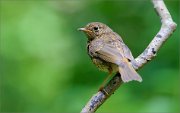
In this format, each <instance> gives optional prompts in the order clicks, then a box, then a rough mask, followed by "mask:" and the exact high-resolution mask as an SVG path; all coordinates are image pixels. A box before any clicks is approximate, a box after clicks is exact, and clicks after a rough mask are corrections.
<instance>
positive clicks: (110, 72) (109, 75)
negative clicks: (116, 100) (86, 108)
mask: <svg viewBox="0 0 180 113" xmlns="http://www.w3.org/2000/svg"><path fill="white" fill-rule="evenodd" d="M112 71H113V70H112V69H108V76H107V77H106V79H105V80H104V81H103V83H102V84H101V86H100V88H99V91H104V92H105V93H106V94H107V95H108V93H107V92H106V91H105V90H104V86H105V84H106V82H107V81H108V79H109V78H110V77H111V75H112Z"/></svg>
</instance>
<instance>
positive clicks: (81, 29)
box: [78, 28, 91, 32]
mask: <svg viewBox="0 0 180 113" xmlns="http://www.w3.org/2000/svg"><path fill="white" fill-rule="evenodd" d="M78 30H79V31H84V32H91V30H88V29H86V28H78Z"/></svg>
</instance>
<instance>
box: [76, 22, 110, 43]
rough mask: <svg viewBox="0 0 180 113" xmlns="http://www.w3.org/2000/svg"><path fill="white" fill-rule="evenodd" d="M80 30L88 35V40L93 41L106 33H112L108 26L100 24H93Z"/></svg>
mask: <svg viewBox="0 0 180 113" xmlns="http://www.w3.org/2000/svg"><path fill="white" fill-rule="evenodd" d="M78 30H80V31H83V32H84V33H85V34H86V35H87V37H88V40H93V39H95V38H98V37H99V36H101V35H102V34H104V33H108V32H112V30H111V29H110V28H109V27H108V26H107V25H105V24H103V23H100V22H91V23H89V24H87V25H86V26H85V27H84V28H79V29H78Z"/></svg>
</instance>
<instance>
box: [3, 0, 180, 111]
mask: <svg viewBox="0 0 180 113" xmlns="http://www.w3.org/2000/svg"><path fill="white" fill-rule="evenodd" d="M165 3H166V4H167V7H168V8H169V10H170V12H171V14H172V17H173V19H174V21H175V22H178V21H179V19H180V18H179V15H178V14H179V13H178V9H179V1H178V0H177V1H166V2H165ZM0 8H1V10H0V14H1V16H0V17H1V18H0V35H1V40H0V41H1V42H0V43H1V45H0V59H1V63H0V72H1V74H0V76H1V82H0V83H1V84H0V86H1V92H0V93H1V95H0V101H1V111H2V112H79V111H80V110H81V108H82V107H83V106H84V105H85V103H86V102H87V101H88V100H89V98H90V97H91V96H92V94H93V93H95V92H97V90H98V87H99V85H100V84H101V83H102V81H103V80H104V78H105V76H106V75H107V73H104V72H100V71H98V69H97V68H96V67H95V66H94V65H93V64H92V63H91V61H90V59H89V57H88V55H87V54H86V38H85V35H84V34H83V33H81V32H79V31H77V28H79V27H83V26H84V25H86V24H87V23H89V22H93V21H100V22H103V23H106V24H107V25H109V26H110V27H111V28H112V29H113V30H114V31H116V32H117V33H119V34H120V35H121V36H122V37H123V40H124V41H125V43H126V44H127V45H128V46H129V48H130V49H131V50H132V53H133V55H134V56H135V57H136V56H138V55H139V54H140V53H141V52H142V51H143V50H144V49H145V47H146V46H147V45H148V43H149V42H150V41H151V40H152V38H153V36H155V34H156V33H157V31H158V30H159V28H160V20H159V17H158V16H157V15H156V13H155V12H154V9H153V5H152V4H151V2H150V1H85V0H84V1H83V0H79V1H78V0H77V1H76V0H74V1H11V0H10V1H8V0H7V1H5V0H2V1H1V7H0ZM177 30H179V27H178V28H177ZM179 37H180V36H179V35H178V31H176V32H175V33H174V34H173V35H172V36H171V38H170V39H169V40H168V41H167V42H166V43H165V45H164V46H163V47H162V48H161V49H160V51H159V52H158V54H157V57H156V58H155V59H153V60H152V61H151V62H149V63H148V64H147V65H145V66H144V67H143V68H142V69H141V70H140V71H139V73H140V75H141V76H142V78H143V82H142V83H141V84H140V83H137V82H130V83H128V84H123V85H122V87H121V88H120V89H118V90H117V91H116V92H115V94H114V95H113V96H112V97H111V98H110V99H109V100H108V101H106V103H105V104H104V105H103V106H102V107H101V108H100V109H99V110H98V112H178V111H179V106H178V105H179V104H180V103H179V101H178V100H179V76H178V75H179V64H178V63H179V54H178V51H179V47H178V42H179V39H178V38H179Z"/></svg>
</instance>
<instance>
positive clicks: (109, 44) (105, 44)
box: [79, 22, 142, 87]
mask: <svg viewBox="0 0 180 113" xmlns="http://www.w3.org/2000/svg"><path fill="white" fill-rule="evenodd" d="M79 30H80V31H83V32H84V33H85V34H86V35H87V38H88V43H87V50H88V54H89V56H90V57H91V59H92V61H93V63H94V64H95V65H96V66H97V67H98V68H99V69H100V70H102V71H107V72H109V75H111V73H112V72H119V73H120V74H121V79H122V81H123V82H129V81H132V80H135V81H139V82H141V81H142V78H141V76H139V74H138V73H137V72H136V71H135V70H134V68H133V67H132V65H131V64H134V65H136V61H135V60H134V57H133V56H132V54H131V51H130V50H129V48H128V47H127V46H126V45H125V44H124V42H123V40H122V38H121V37H120V36H119V35H118V34H117V33H115V32H114V31H113V30H112V29H111V28H109V27H108V26H107V25H105V24H103V23H100V22H92V23H89V24H87V25H86V26H85V27H84V28H79ZM130 62H131V64H130ZM108 78H109V76H108V77H107V78H106V79H105V81H104V82H106V81H107V79H108ZM103 85H104V83H103ZM102 87H103V86H102Z"/></svg>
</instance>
